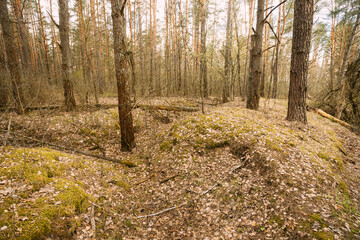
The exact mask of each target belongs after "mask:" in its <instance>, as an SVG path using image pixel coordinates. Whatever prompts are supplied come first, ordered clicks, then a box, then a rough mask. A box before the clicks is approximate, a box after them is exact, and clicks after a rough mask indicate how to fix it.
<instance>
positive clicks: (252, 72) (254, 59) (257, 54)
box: [246, 0, 264, 110]
mask: <svg viewBox="0 0 360 240" xmlns="http://www.w3.org/2000/svg"><path fill="white" fill-rule="evenodd" d="M263 29H264V0H258V8H257V16H256V30H255V32H254V34H253V35H252V36H251V54H250V62H249V64H250V67H249V79H248V94H247V101H246V107H247V108H249V109H254V110H257V109H258V108H259V103H260V79H261V72H262V69H261V62H262V61H261V58H262V39H263Z"/></svg>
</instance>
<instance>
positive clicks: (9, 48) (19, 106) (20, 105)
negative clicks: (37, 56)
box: [0, 0, 25, 114]
mask: <svg viewBox="0 0 360 240" xmlns="http://www.w3.org/2000/svg"><path fill="white" fill-rule="evenodd" d="M0 23H1V27H2V33H3V37H4V42H5V49H6V55H7V64H8V67H9V70H10V74H11V87H12V95H13V98H14V102H15V107H16V112H17V113H18V114H23V113H24V107H25V106H24V105H25V101H24V96H23V90H22V83H21V74H20V66H19V60H18V57H17V54H16V47H15V42H14V41H13V40H14V33H13V29H12V27H11V20H10V18H9V12H8V8H7V6H6V0H0Z"/></svg>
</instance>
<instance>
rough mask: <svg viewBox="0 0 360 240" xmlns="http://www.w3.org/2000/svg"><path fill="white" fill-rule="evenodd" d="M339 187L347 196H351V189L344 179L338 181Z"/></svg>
mask: <svg viewBox="0 0 360 240" xmlns="http://www.w3.org/2000/svg"><path fill="white" fill-rule="evenodd" d="M338 188H339V190H340V191H341V192H342V193H343V194H344V195H345V196H349V191H348V188H347V185H346V183H345V182H344V181H340V182H339V183H338Z"/></svg>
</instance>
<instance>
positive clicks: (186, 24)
mask: <svg viewBox="0 0 360 240" xmlns="http://www.w3.org/2000/svg"><path fill="white" fill-rule="evenodd" d="M185 21H186V23H185V34H184V75H183V76H184V86H183V88H184V96H187V93H188V92H187V64H188V62H187V45H188V44H187V41H188V0H186V3H185Z"/></svg>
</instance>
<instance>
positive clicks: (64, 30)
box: [59, 0, 76, 111]
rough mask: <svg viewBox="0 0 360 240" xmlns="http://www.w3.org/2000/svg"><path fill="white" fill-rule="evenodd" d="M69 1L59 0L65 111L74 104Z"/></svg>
mask: <svg viewBox="0 0 360 240" xmlns="http://www.w3.org/2000/svg"><path fill="white" fill-rule="evenodd" d="M69 17H70V14H69V2H68V0H59V20H60V22H59V30H60V41H61V55H62V63H61V69H62V79H63V86H64V97H65V107H66V110H67V111H72V110H73V109H74V108H75V106H76V102H75V97H74V91H73V86H72V83H71V81H70V42H69Z"/></svg>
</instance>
